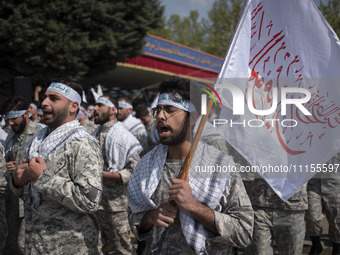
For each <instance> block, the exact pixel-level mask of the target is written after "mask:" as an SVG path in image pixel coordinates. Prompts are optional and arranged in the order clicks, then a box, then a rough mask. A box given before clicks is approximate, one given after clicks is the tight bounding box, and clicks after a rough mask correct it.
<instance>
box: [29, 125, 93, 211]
mask: <svg viewBox="0 0 340 255" xmlns="http://www.w3.org/2000/svg"><path fill="white" fill-rule="evenodd" d="M84 137H87V138H89V139H91V140H93V141H96V142H98V141H97V140H96V139H95V138H94V137H92V136H91V135H90V134H89V133H88V132H87V131H86V130H85V128H84V127H83V126H81V125H80V123H79V121H77V120H74V121H70V122H67V123H65V124H64V125H61V126H60V127H58V128H56V129H55V130H53V131H52V132H51V133H49V134H48V128H47V127H46V128H43V129H41V130H40V131H39V132H38V134H37V136H36V137H35V138H34V139H33V140H32V142H31V144H30V146H29V147H28V151H27V154H28V155H27V157H25V158H28V159H29V160H31V159H32V158H35V157H42V158H43V159H44V160H45V161H46V160H47V159H49V158H52V157H53V156H54V154H55V153H56V152H57V151H58V150H59V149H61V148H63V147H65V146H66V145H67V144H69V143H70V142H72V141H73V140H76V139H80V138H84ZM24 194H25V201H28V202H29V203H30V204H31V206H32V207H33V208H36V207H37V206H39V205H40V195H39V192H38V191H37V190H36V189H35V188H34V182H29V183H27V184H26V185H25V193H24Z"/></svg>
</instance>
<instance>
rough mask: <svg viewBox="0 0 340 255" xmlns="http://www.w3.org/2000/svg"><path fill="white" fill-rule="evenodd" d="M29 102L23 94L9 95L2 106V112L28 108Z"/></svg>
mask: <svg viewBox="0 0 340 255" xmlns="http://www.w3.org/2000/svg"><path fill="white" fill-rule="evenodd" d="M28 107H29V103H28V102H27V100H26V99H25V98H23V97H21V96H14V97H9V98H7V99H6V101H5V102H3V103H2V105H1V108H0V113H1V114H5V113H6V112H9V111H21V110H27V109H28Z"/></svg>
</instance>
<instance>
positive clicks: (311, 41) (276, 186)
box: [215, 0, 340, 200]
mask: <svg viewBox="0 0 340 255" xmlns="http://www.w3.org/2000/svg"><path fill="white" fill-rule="evenodd" d="M233 87H234V88H237V89H232V88H233ZM215 88H216V89H217V91H218V92H219V94H220V96H221V98H222V102H223V107H222V111H221V115H220V121H219V122H218V128H219V129H221V130H222V131H223V133H224V134H225V136H226V139H227V140H228V142H229V143H230V144H231V145H232V146H233V147H234V148H235V149H236V150H238V151H239V152H240V153H241V154H242V155H243V156H244V157H245V158H246V159H247V160H248V161H249V163H250V164H251V165H253V166H257V167H258V170H259V172H260V174H261V175H262V177H263V178H264V179H265V180H266V181H267V182H268V184H269V185H270V186H271V187H272V188H273V190H274V191H275V192H276V193H277V194H278V195H279V196H280V197H281V198H282V199H283V200H287V199H288V198H289V197H290V196H291V195H292V194H294V192H295V191H296V190H297V189H298V188H299V187H300V186H302V185H303V184H304V183H305V182H307V181H308V180H309V179H310V178H311V177H312V176H313V175H314V174H315V173H317V172H322V171H330V169H326V168H327V167H328V166H327V167H326V166H325V165H324V163H325V162H327V160H329V159H330V158H331V157H332V156H333V155H334V154H335V153H337V152H339V151H340V102H339V98H340V42H339V39H338V38H337V36H336V34H335V33H334V31H333V30H332V28H331V27H330V26H329V24H328V23H327V22H326V20H325V19H324V18H323V17H322V15H321V13H320V12H319V11H318V9H317V7H316V6H315V4H314V3H313V2H312V0H298V1H296V0H284V1H278V0H262V1H261V0H248V1H247V2H246V3H245V6H244V10H243V14H242V16H241V18H240V21H239V25H238V28H237V30H236V32H235V35H234V38H233V41H232V43H231V45H230V48H229V51H228V53H227V55H226V58H225V61H224V64H223V66H222V69H221V71H220V74H219V77H218V80H217V82H216V85H215ZM301 91H302V92H301ZM303 91H307V92H308V93H303ZM240 98H242V100H240ZM299 100H300V101H299ZM299 102H300V103H299ZM225 105H226V106H227V107H224V106H225ZM242 105H243V107H244V109H242ZM265 110H267V111H266V112H265ZM285 111H286V112H285ZM235 113H237V114H235ZM261 113H264V114H265V115H264V114H261ZM284 113H285V114H284ZM335 168H336V166H334V169H333V171H335ZM336 170H337V171H339V172H340V169H339V170H338V169H336Z"/></svg>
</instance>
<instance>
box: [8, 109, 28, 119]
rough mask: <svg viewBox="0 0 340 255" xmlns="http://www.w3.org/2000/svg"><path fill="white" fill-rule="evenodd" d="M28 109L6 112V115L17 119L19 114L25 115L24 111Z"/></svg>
mask: <svg viewBox="0 0 340 255" xmlns="http://www.w3.org/2000/svg"><path fill="white" fill-rule="evenodd" d="M26 111H27V110H21V111H9V112H6V113H5V115H4V117H5V118H7V119H15V118H18V117H19V116H21V115H24V113H25V112H26Z"/></svg>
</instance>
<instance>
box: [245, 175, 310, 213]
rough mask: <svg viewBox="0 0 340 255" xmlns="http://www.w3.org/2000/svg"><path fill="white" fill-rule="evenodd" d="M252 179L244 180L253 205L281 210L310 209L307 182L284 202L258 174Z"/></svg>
mask: <svg viewBox="0 0 340 255" xmlns="http://www.w3.org/2000/svg"><path fill="white" fill-rule="evenodd" d="M256 175H257V176H256V178H254V179H253V180H251V181H246V180H244V184H245V187H246V189H247V193H248V195H249V198H250V201H251V203H252V205H253V206H258V207H264V208H273V209H281V210H297V211H304V210H307V209H308V200H307V184H304V185H303V186H302V187H301V188H300V189H299V190H297V191H296V192H295V193H294V195H293V196H292V197H291V198H289V199H288V200H287V201H286V202H284V201H283V200H282V199H281V198H280V197H279V196H278V195H277V194H276V193H275V192H274V191H273V189H272V188H271V187H270V186H269V185H268V184H267V182H266V181H265V180H264V179H262V178H261V177H260V176H259V175H258V174H256Z"/></svg>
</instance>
